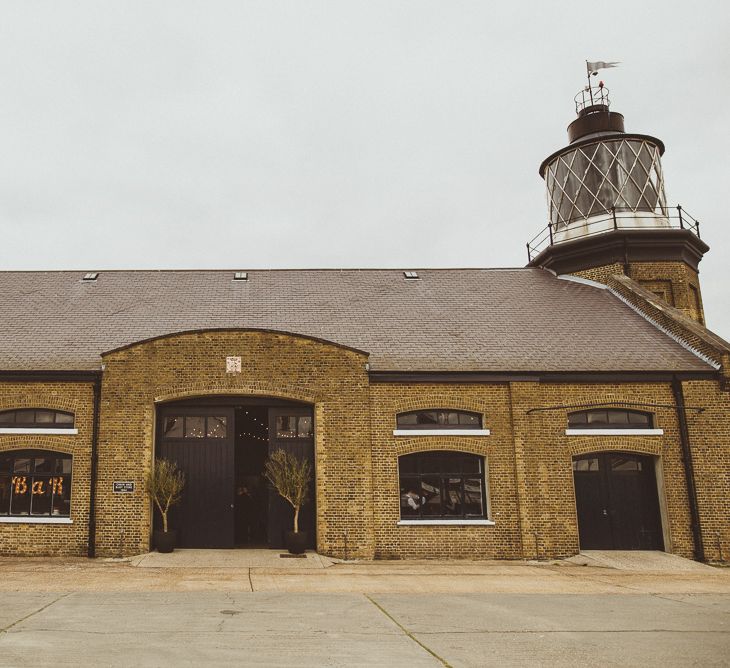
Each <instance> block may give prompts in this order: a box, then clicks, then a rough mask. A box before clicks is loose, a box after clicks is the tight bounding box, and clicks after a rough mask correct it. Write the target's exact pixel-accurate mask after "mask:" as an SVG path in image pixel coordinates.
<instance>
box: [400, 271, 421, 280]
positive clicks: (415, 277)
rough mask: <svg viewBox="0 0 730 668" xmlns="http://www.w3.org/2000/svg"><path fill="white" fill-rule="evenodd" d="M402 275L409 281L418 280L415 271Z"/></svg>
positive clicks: (405, 272)
mask: <svg viewBox="0 0 730 668" xmlns="http://www.w3.org/2000/svg"><path fill="white" fill-rule="evenodd" d="M403 275H404V276H405V277H406V278H409V279H411V280H416V279H417V278H418V272H417V271H404V272H403Z"/></svg>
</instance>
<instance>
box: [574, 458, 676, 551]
mask: <svg viewBox="0 0 730 668" xmlns="http://www.w3.org/2000/svg"><path fill="white" fill-rule="evenodd" d="M573 477H574V481H575V501H576V510H577V515H578V530H579V534H580V547H581V549H584V550H611V549H613V550H662V549H664V540H663V536H662V530H661V518H660V514H659V500H658V494H657V486H656V476H655V472H654V460H653V458H652V457H647V456H642V455H635V454H630V453H623V452H605V453H596V454H591V455H586V456H583V457H578V458H576V459H575V460H574V461H573Z"/></svg>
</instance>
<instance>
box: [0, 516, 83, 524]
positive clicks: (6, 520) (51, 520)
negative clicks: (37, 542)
mask: <svg viewBox="0 0 730 668" xmlns="http://www.w3.org/2000/svg"><path fill="white" fill-rule="evenodd" d="M0 524H73V520H72V519H71V518H70V517H0Z"/></svg>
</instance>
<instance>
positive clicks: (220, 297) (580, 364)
mask: <svg viewBox="0 0 730 668" xmlns="http://www.w3.org/2000/svg"><path fill="white" fill-rule="evenodd" d="M418 273H419V275H420V277H421V278H420V280H416V281H408V280H406V279H404V277H403V272H402V271H400V270H396V269H365V270H356V269H343V270H272V271H257V270H254V271H251V272H249V280H248V281H247V282H245V283H244V282H234V281H233V280H232V277H233V271H102V272H100V274H99V278H98V280H97V281H95V282H82V281H81V277H82V276H83V272H51V271H49V272H0V295H1V298H0V299H1V301H0V308H1V314H2V317H1V318H0V368H2V369H6V370H8V369H13V370H15V369H18V370H20V369H44V370H62V369H63V370H65V369H78V370H86V369H96V368H99V366H100V364H101V359H100V355H101V353H103V352H105V351H109V350H112V349H114V348H118V347H121V346H124V345H127V344H130V343H133V342H135V341H140V340H144V339H148V338H151V337H155V336H160V335H164V334H170V333H173V332H178V331H185V330H196V329H208V328H238V327H241V328H246V327H248V328H261V329H271V330H280V331H285V332H293V333H296V334H303V335H307V336H313V337H317V338H321V339H326V340H328V341H332V342H335V343H338V344H341V345H345V346H350V347H352V348H357V349H360V350H363V351H366V352H367V353H369V355H370V365H371V369H373V370H381V371H386V370H388V371H390V370H392V371H485V372H489V371H495V372H497V371H516V372H520V371H695V370H702V371H707V370H710V366H709V365H708V364H706V363H705V362H703V361H702V360H700V359H699V358H698V357H696V356H695V355H693V354H692V353H691V352H689V351H687V350H685V349H684V348H683V347H682V346H680V345H679V344H677V343H676V342H674V341H673V340H672V339H670V338H669V337H668V336H666V335H664V334H662V333H661V332H660V331H658V330H657V329H656V328H655V327H653V326H652V325H651V324H650V323H648V322H646V321H645V320H644V319H643V318H642V317H641V316H639V315H638V314H636V313H634V311H632V310H631V309H630V308H629V307H628V306H626V305H625V304H623V303H622V302H621V301H619V300H618V299H617V298H615V297H614V296H613V295H612V294H611V293H610V292H609V291H608V290H601V289H599V288H596V287H592V286H589V285H582V284H579V283H576V282H573V281H566V280H560V279H557V278H556V277H555V276H553V275H552V274H550V273H548V272H546V271H544V270H541V269H536V268H526V269H422V270H419V272H418Z"/></svg>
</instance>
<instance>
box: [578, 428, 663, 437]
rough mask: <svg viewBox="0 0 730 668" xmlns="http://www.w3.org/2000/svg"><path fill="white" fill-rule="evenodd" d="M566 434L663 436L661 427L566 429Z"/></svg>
mask: <svg viewBox="0 0 730 668" xmlns="http://www.w3.org/2000/svg"><path fill="white" fill-rule="evenodd" d="M565 435H566V436H664V430H663V429H566V430H565Z"/></svg>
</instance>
